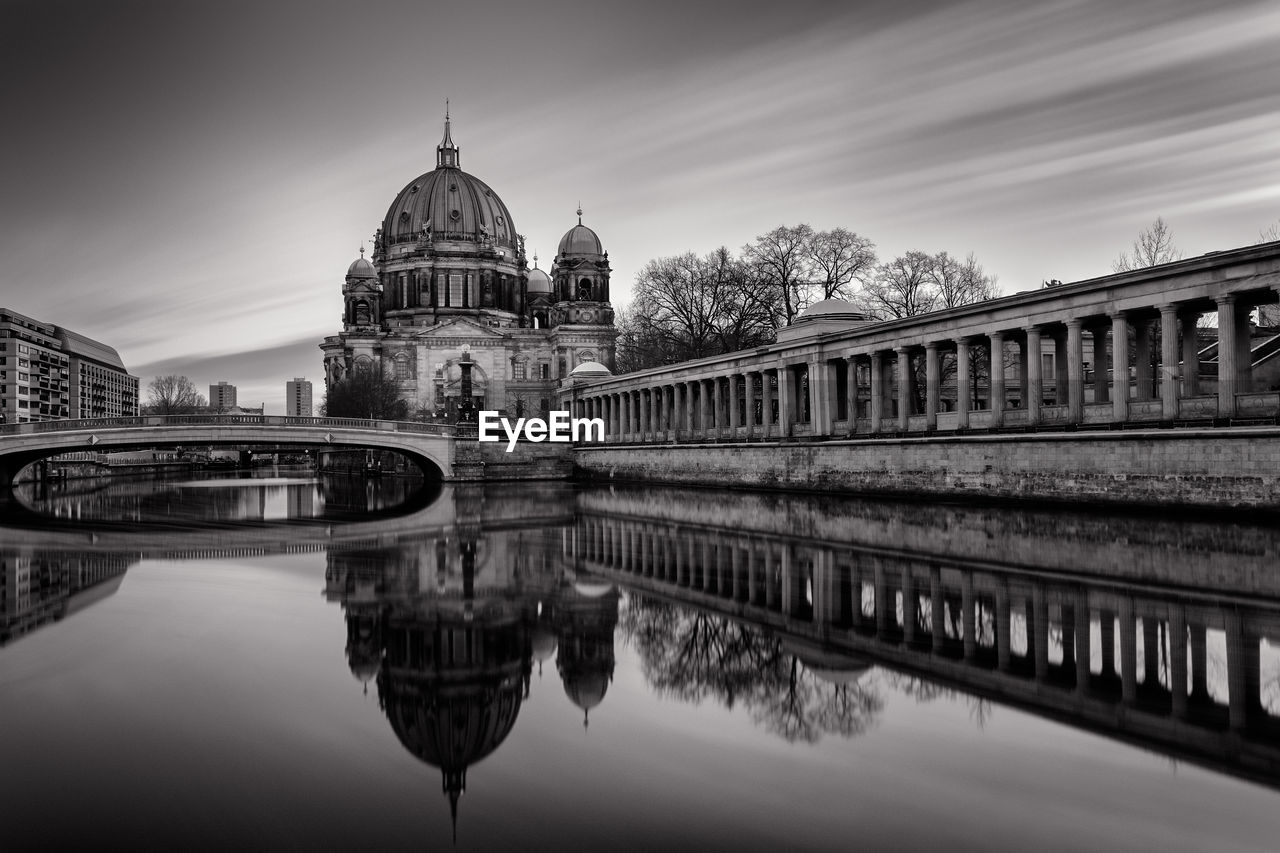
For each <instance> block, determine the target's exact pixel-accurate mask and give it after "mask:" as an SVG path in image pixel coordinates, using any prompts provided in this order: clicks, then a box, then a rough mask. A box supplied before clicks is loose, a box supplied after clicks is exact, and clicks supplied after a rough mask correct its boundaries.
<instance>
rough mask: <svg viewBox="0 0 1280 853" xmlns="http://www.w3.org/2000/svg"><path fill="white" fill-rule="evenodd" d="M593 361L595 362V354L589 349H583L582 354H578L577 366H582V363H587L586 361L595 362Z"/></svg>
mask: <svg viewBox="0 0 1280 853" xmlns="http://www.w3.org/2000/svg"><path fill="white" fill-rule="evenodd" d="M595 360H596V354H595V353H593V352H592V351H591V350H589V349H584V350H583V351H582V352H580V353H578V364H582V363H583V362H587V361H595Z"/></svg>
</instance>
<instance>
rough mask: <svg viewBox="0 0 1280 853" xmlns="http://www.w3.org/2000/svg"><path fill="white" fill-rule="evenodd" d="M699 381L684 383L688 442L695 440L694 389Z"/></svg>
mask: <svg viewBox="0 0 1280 853" xmlns="http://www.w3.org/2000/svg"><path fill="white" fill-rule="evenodd" d="M697 384H698V383H697V381H695V380H693V379H690V380H689V381H687V382H685V383H684V429H685V438H686V440H688V439H692V438H693V389H694V386H695V385H697Z"/></svg>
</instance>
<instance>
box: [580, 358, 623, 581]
mask: <svg viewBox="0 0 1280 853" xmlns="http://www.w3.org/2000/svg"><path fill="white" fill-rule="evenodd" d="M612 375H613V373H611V372H610V371H609V368H607V367H605V366H604V365H603V364H601V363H600V362H598V361H584V362H582V364H579V365H578V366H577V367H575V368H574V369H573V370H571V371H569V376H570V378H573V379H596V378H597V377H599V378H603V377H605V376H612ZM610 588H612V587H610Z"/></svg>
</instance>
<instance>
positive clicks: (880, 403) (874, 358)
mask: <svg viewBox="0 0 1280 853" xmlns="http://www.w3.org/2000/svg"><path fill="white" fill-rule="evenodd" d="M883 418H884V356H882V355H881V354H880V353H879V352H873V353H871V431H872V432H873V433H877V432H880V421H881V419H883Z"/></svg>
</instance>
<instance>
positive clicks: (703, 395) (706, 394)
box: [698, 379, 712, 438]
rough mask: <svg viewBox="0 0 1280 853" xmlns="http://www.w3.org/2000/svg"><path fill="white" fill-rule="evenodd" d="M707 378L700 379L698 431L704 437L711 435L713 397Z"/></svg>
mask: <svg viewBox="0 0 1280 853" xmlns="http://www.w3.org/2000/svg"><path fill="white" fill-rule="evenodd" d="M707 382H708V380H706V379H699V380H698V431H699V432H701V433H702V437H703V438H707V437H708V436H710V435H711V403H712V397H711V393H710V391H709V390H708V389H707Z"/></svg>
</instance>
